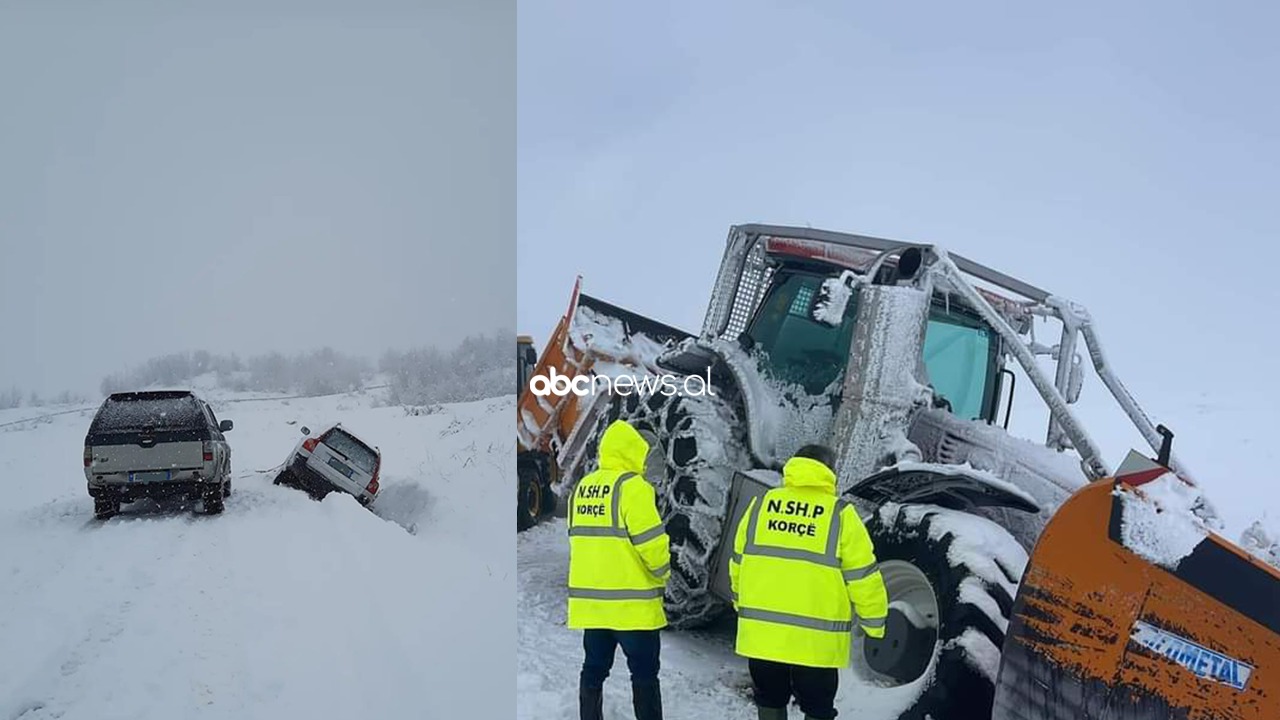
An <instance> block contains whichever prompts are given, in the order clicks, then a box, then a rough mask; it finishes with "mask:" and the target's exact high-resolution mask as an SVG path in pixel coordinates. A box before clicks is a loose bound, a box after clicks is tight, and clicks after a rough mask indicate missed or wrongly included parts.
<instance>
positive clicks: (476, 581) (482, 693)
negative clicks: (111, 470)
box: [0, 396, 514, 720]
mask: <svg viewBox="0 0 1280 720" xmlns="http://www.w3.org/2000/svg"><path fill="white" fill-rule="evenodd" d="M372 404H373V403H372V401H371V398H369V397H361V396H334V397H330V398H314V399H309V400H290V401H265V402H254V403H230V402H218V401H217V400H216V399H215V400H214V405H215V409H216V410H217V411H218V413H219V415H220V416H221V417H227V418H231V419H233V420H235V422H236V428H235V430H233V431H232V432H231V433H229V434H228V439H229V441H230V442H231V444H232V450H233V468H235V470H236V472H235V479H234V481H233V483H234V493H233V495H232V497H231V498H229V499H228V501H227V507H226V510H225V512H224V513H223V514H222V515H221V516H203V515H196V514H193V513H192V512H191V511H189V510H184V509H181V508H177V507H172V506H168V507H166V506H160V505H157V504H155V503H151V502H142V503H135V504H134V505H132V506H126V507H125V512H124V513H123V514H122V515H121V516H118V517H115V518H112V519H111V520H108V521H106V522H101V521H96V520H94V519H93V517H92V503H91V501H90V499H89V498H88V496H87V494H85V492H84V479H83V474H82V473H81V471H80V468H79V457H80V447H81V445H82V444H83V435H84V430H85V427H86V426H87V424H88V415H87V414H86V415H84V416H81V415H79V414H68V415H64V416H59V417H56V418H52V419H51V420H50V421H49V422H42V423H37V424H34V425H19V426H16V427H10V428H6V429H4V430H0V487H2V488H3V489H4V495H5V500H4V501H3V503H0V609H2V611H0V720H18V719H21V720H45V719H47V718H66V719H68V720H70V719H73V718H84V719H90V718H92V719H93V720H106V719H108V718H137V719H143V718H157V719H158V718H165V719H171V718H271V719H272V720H278V719H279V718H282V717H306V718H352V717H376V718H433V717H442V718H443V717H458V716H463V715H467V716H472V717H504V716H508V714H509V713H510V711H511V710H510V708H511V696H510V694H509V693H505V692H492V691H491V690H490V686H491V685H492V684H494V683H495V682H496V683H498V684H499V685H501V686H502V687H504V688H506V687H510V686H509V685H507V683H508V682H509V680H508V678H510V677H511V676H512V674H513V672H512V671H513V663H512V661H511V659H510V651H509V650H508V648H510V647H511V641H510V638H511V636H512V633H513V624H512V613H511V598H512V596H513V589H514V588H513V574H514V569H513V567H512V558H511V545H510V534H509V532H510V531H509V526H510V515H511V513H510V512H507V511H506V510H505V509H506V508H509V505H510V500H509V496H510V493H509V492H508V491H507V490H508V488H507V485H508V479H509V478H508V477H507V475H508V473H507V472H506V471H507V465H508V464H509V458H510V444H509V443H508V442H503V441H502V440H504V439H505V437H506V436H507V435H509V422H508V421H509V419H510V416H511V411H512V409H513V408H512V401H511V398H503V399H498V400H489V401H480V402H476V403H469V404H463V405H456V406H445V407H444V408H443V409H442V410H441V411H440V412H438V413H436V414H432V415H427V416H423V417H408V416H406V414H405V412H404V411H403V410H402V409H400V408H375V407H371V406H372ZM27 412H28V413H29V411H27ZM337 419H341V420H343V421H344V422H345V423H346V424H347V425H348V426H350V427H351V428H352V429H353V430H354V431H356V432H357V433H358V434H360V435H362V436H364V437H367V438H368V439H369V440H370V441H372V442H375V443H377V444H379V445H380V446H381V447H382V450H383V453H384V458H385V460H384V462H385V465H384V473H385V476H384V482H383V488H384V490H383V494H382V495H381V496H380V497H379V499H378V501H377V503H376V504H375V508H374V509H375V511H376V512H377V513H379V514H381V515H382V516H384V517H386V518H391V520H388V519H384V517H379V515H377V514H374V513H370V512H368V511H367V510H365V509H364V508H362V507H360V506H359V505H358V504H357V503H356V502H355V501H354V500H353V499H351V498H349V497H347V496H343V495H337V494H335V495H331V496H330V497H328V498H326V499H325V500H324V501H323V502H314V501H312V500H310V499H309V498H308V497H307V496H305V495H304V494H302V493H300V492H297V491H294V490H289V489H286V488H282V487H277V486H274V485H272V484H271V479H272V477H273V475H272V474H271V473H269V472H266V473H264V472H258V471H259V470H266V469H269V468H272V467H274V466H275V465H277V464H278V463H280V462H281V461H282V460H283V459H284V456H285V455H286V454H287V453H288V451H289V449H290V448H291V447H292V445H293V443H294V442H296V440H297V438H299V437H300V435H299V434H298V427H300V426H301V425H302V424H311V425H312V426H313V427H318V426H320V425H321V424H322V423H323V422H325V421H327V420H337ZM290 423H296V424H290ZM392 520H394V522H393V521H392ZM406 528H410V529H412V530H413V533H410V532H408V531H407V530H406ZM486 648H501V649H502V650H503V651H502V652H492V651H490V652H485V650H486Z"/></svg>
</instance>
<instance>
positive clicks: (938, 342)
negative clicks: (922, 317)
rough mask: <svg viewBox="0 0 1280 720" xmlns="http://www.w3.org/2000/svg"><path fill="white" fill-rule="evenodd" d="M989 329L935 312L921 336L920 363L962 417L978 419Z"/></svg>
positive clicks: (987, 366) (984, 394) (986, 376)
mask: <svg viewBox="0 0 1280 720" xmlns="http://www.w3.org/2000/svg"><path fill="white" fill-rule="evenodd" d="M991 345H992V339H991V331H990V330H989V329H988V328H986V327H983V326H979V325H975V324H972V323H965V322H963V321H961V320H959V319H958V318H954V317H948V316H945V315H935V316H934V317H931V318H930V319H929V326H928V329H927V330H926V331H925V336H924V364H925V368H926V369H927V370H928V373H929V380H930V382H931V383H932V384H933V389H934V391H935V392H937V393H938V394H939V395H941V396H942V397H944V398H946V400H947V402H949V403H950V404H951V412H952V414H953V415H955V416H956V417H960V418H964V419H965V420H979V419H982V417H983V409H984V405H985V401H986V398H987V385H988V383H989V381H990V377H991V372H990V371H991V362H992V357H991Z"/></svg>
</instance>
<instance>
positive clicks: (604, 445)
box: [600, 420, 649, 475]
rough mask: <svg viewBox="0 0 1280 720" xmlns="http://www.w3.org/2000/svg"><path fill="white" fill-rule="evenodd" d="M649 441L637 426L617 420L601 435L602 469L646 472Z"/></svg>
mask: <svg viewBox="0 0 1280 720" xmlns="http://www.w3.org/2000/svg"><path fill="white" fill-rule="evenodd" d="M648 455H649V443H647V442H645V439H644V438H643V437H641V436H640V433H639V432H637V431H636V429H635V428H633V427H631V426H630V425H628V424H627V423H626V422H624V421H622V420H615V421H613V424H611V425H610V426H609V427H608V429H606V430H605V431H604V435H602V436H601V437H600V469H601V470H621V471H623V472H633V473H638V474H641V475H643V474H644V460H645V458H646V457H648Z"/></svg>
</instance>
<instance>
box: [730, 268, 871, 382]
mask: <svg viewBox="0 0 1280 720" xmlns="http://www.w3.org/2000/svg"><path fill="white" fill-rule="evenodd" d="M825 279H826V278H824V277H822V276H819V275H809V274H800V273H791V274H787V275H785V276H783V275H781V274H780V275H779V276H778V278H777V279H775V281H774V284H773V287H772V288H770V290H769V294H768V296H767V297H765V299H764V302H763V303H761V305H760V309H759V311H758V312H756V316H755V318H754V319H753V320H752V322H751V326H750V327H749V328H747V333H746V334H747V335H748V336H749V337H750V338H751V340H753V341H754V343H755V347H757V348H759V349H760V350H761V351H763V352H764V355H765V357H766V358H767V363H768V369H769V370H770V372H771V373H772V375H773V376H774V377H776V378H777V379H779V380H782V381H783V382H788V383H796V384H798V385H800V386H802V387H803V388H804V389H805V392H807V393H809V394H811V395H817V394H819V393H821V392H823V391H824V390H826V389H827V387H828V386H829V385H831V383H832V382H833V381H834V380H835V379H836V378H837V377H839V376H840V373H841V371H843V370H844V366H845V359H846V358H847V357H848V354H849V342H850V340H851V338H852V337H853V316H854V310H855V308H854V302H853V300H852V299H851V300H850V302H849V304H848V306H847V307H845V313H844V320H843V321H842V322H841V323H840V325H839V327H834V326H831V325H827V324H826V323H821V322H818V321H817V320H814V319H813V316H812V309H813V302H814V298H815V297H817V293H818V288H819V287H821V285H822V281H823V280H825Z"/></svg>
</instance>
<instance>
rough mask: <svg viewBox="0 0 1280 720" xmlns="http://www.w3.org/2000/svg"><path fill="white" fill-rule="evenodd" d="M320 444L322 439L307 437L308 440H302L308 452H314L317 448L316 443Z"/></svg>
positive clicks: (303, 447) (304, 448)
mask: <svg viewBox="0 0 1280 720" xmlns="http://www.w3.org/2000/svg"><path fill="white" fill-rule="evenodd" d="M319 444H320V441H319V440H317V439H316V438H307V439H306V440H303V441H302V449H303V450H306V451H307V452H313V451H314V450H315V449H316V445H319Z"/></svg>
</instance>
